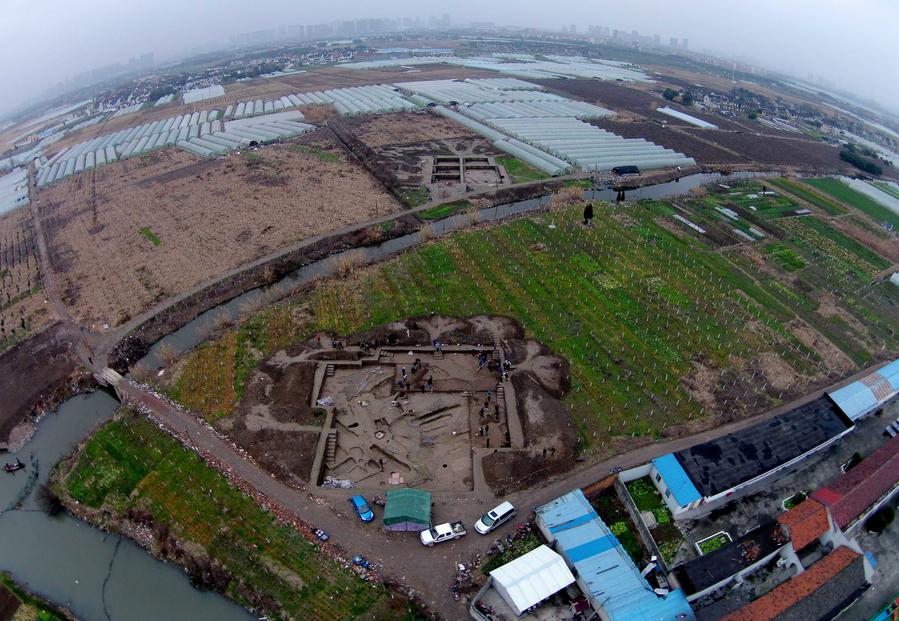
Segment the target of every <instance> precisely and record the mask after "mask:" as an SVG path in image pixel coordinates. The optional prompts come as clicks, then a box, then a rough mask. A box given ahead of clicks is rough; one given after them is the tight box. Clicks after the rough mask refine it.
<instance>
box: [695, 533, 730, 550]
mask: <svg viewBox="0 0 899 621" xmlns="http://www.w3.org/2000/svg"><path fill="white" fill-rule="evenodd" d="M729 543H730V539H729V538H728V537H727V535H725V534H724V533H715V534H714V535H712V536H711V537H707V538H706V539H703V540H702V541H698V542H697V543H696V545H697V546H698V547H699V550H700V551H701V552H702V553H703V554H708V553H710V552H714V551H715V550H717V549H718V548H721V547H723V546H726V545H727V544H729Z"/></svg>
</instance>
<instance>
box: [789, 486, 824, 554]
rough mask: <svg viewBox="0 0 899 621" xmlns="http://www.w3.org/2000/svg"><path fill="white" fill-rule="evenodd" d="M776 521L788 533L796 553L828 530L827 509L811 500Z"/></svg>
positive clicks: (800, 504) (803, 502)
mask: <svg viewBox="0 0 899 621" xmlns="http://www.w3.org/2000/svg"><path fill="white" fill-rule="evenodd" d="M777 521H778V522H780V523H781V525H782V526H785V527H786V529H787V532H788V533H790V539H791V540H792V542H793V549H794V550H796V551H797V552H799V550H801V549H802V548H804V547H805V546H807V545H808V544H810V543H812V542H813V541H815V540H816V539H817V538H818V537H820V536H821V535H823V534H824V533H826V532H827V531H828V530H830V521H829V520H828V519H827V509H825V508H824V505H822V504H821V503H820V502H818V501H817V500H814V499H812V498H809V499H807V500H804V501H802V502H801V503H799V504H798V505H796V506H795V507H793V508H792V509H790V510H789V511H787V512H786V513H784V514H782V515H781V516H780V517H778V518H777Z"/></svg>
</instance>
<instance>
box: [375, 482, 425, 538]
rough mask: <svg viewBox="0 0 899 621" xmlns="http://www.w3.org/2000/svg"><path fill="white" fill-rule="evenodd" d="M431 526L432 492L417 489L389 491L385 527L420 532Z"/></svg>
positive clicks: (385, 510)
mask: <svg viewBox="0 0 899 621" xmlns="http://www.w3.org/2000/svg"><path fill="white" fill-rule="evenodd" d="M430 527H431V494H430V492H423V491H421V490H417V489H409V488H404V489H397V490H390V491H389V492H387V503H386V505H385V507H384V528H385V529H386V530H389V531H395V532H408V531H413V532H419V531H423V530H426V529H428V528H430Z"/></svg>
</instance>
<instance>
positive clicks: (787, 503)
mask: <svg viewBox="0 0 899 621" xmlns="http://www.w3.org/2000/svg"><path fill="white" fill-rule="evenodd" d="M807 499H808V496H807V495H806V493H805V492H796V493H795V494H793V495H792V496H790V497H789V498H787V499H786V500H784V501H783V507H784V509H786V510H787V511H789V510H790V509H793V508H795V507H796V506H797V505H799V504H800V503H803V502H805V501H806V500H807Z"/></svg>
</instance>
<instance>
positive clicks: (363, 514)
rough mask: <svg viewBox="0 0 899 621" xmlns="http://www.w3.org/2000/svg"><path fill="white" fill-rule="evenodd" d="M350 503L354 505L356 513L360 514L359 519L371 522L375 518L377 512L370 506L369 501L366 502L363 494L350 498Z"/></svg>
mask: <svg viewBox="0 0 899 621" xmlns="http://www.w3.org/2000/svg"><path fill="white" fill-rule="evenodd" d="M350 503H352V505H353V509H355V510H356V515H358V516H359V519H360V520H362V521H363V522H371V521H372V520H373V519H375V514H374V513H373V512H372V510H371V509H370V508H369V507H368V503H367V502H365V498H363V497H362V496H361V495H356V496H353V497H352V498H350Z"/></svg>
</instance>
